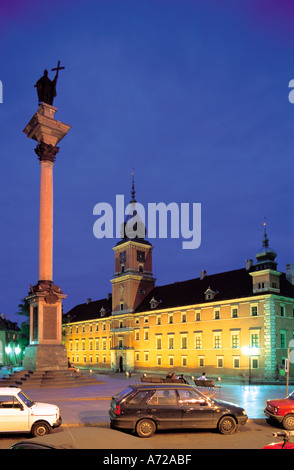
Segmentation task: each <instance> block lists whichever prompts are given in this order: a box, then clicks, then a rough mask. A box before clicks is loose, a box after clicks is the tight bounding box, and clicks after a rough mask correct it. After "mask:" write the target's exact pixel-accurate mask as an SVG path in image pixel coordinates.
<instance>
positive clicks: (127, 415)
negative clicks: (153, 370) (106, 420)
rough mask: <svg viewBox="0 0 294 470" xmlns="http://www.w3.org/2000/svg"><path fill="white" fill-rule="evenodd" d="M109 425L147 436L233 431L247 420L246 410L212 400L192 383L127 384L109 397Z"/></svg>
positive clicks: (228, 432)
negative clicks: (161, 432) (177, 431)
mask: <svg viewBox="0 0 294 470" xmlns="http://www.w3.org/2000/svg"><path fill="white" fill-rule="evenodd" d="M109 417H110V426H111V427H112V428H121V429H129V430H132V431H135V432H136V433H137V434H138V435H139V436H140V437H150V436H152V434H154V433H155V432H156V431H157V430H160V429H189V428H195V429H201V428H217V429H218V430H219V432H221V433H222V434H231V433H233V432H234V431H235V430H236V429H237V426H238V425H244V424H245V423H246V421H247V419H248V417H247V413H246V411H245V410H244V409H243V408H241V407H239V406H237V405H233V404H231V403H226V402H223V401H220V400H215V399H211V398H209V397H207V396H205V395H203V394H202V393H201V392H199V391H198V390H197V389H196V388H194V387H192V386H191V385H186V384H175V383H170V384H148V383H144V384H143V383H141V384H138V385H129V386H128V387H127V388H125V389H124V390H122V391H121V392H119V393H117V394H116V395H114V396H113V397H112V400H111V403H110V410H109Z"/></svg>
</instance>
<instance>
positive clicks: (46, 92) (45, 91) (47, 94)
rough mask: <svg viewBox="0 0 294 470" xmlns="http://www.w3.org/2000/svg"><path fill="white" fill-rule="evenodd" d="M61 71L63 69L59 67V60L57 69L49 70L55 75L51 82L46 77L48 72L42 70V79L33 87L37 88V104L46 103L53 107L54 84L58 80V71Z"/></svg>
mask: <svg viewBox="0 0 294 470" xmlns="http://www.w3.org/2000/svg"><path fill="white" fill-rule="evenodd" d="M62 69H64V67H60V60H59V61H58V64H57V67H56V68H54V69H51V70H56V75H55V77H54V79H53V80H50V78H49V77H48V70H44V75H43V77H41V78H40V79H39V80H38V81H37V83H36V84H35V87H36V88H37V93H38V100H39V104H41V103H47V104H50V105H51V106H52V105H53V100H54V98H55V96H56V95H57V93H56V83H57V78H58V72H59V70H62Z"/></svg>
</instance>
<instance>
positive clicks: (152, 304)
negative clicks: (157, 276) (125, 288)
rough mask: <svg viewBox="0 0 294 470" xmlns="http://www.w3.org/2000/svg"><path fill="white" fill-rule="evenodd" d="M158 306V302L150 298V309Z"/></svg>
mask: <svg viewBox="0 0 294 470" xmlns="http://www.w3.org/2000/svg"><path fill="white" fill-rule="evenodd" d="M159 304H160V301H158V300H156V299H155V298H154V297H152V299H151V300H150V308H152V309H154V308H157V307H158V305H159Z"/></svg>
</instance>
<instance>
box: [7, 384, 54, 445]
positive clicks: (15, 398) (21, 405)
mask: <svg viewBox="0 0 294 470" xmlns="http://www.w3.org/2000/svg"><path fill="white" fill-rule="evenodd" d="M61 423H62V419H61V416H60V410H59V408H58V406H55V405H49V404H47V403H37V402H34V401H32V400H30V398H28V397H27V396H26V395H25V394H24V393H23V392H22V391H21V389H20V388H13V387H2V388H0V432H18V433H22V432H24V433H32V434H33V436H44V435H45V434H48V433H49V432H50V431H51V430H52V429H53V428H56V427H58V426H60V425H61Z"/></svg>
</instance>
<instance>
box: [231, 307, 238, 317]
mask: <svg viewBox="0 0 294 470" xmlns="http://www.w3.org/2000/svg"><path fill="white" fill-rule="evenodd" d="M232 318H238V309H237V308H232Z"/></svg>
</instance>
